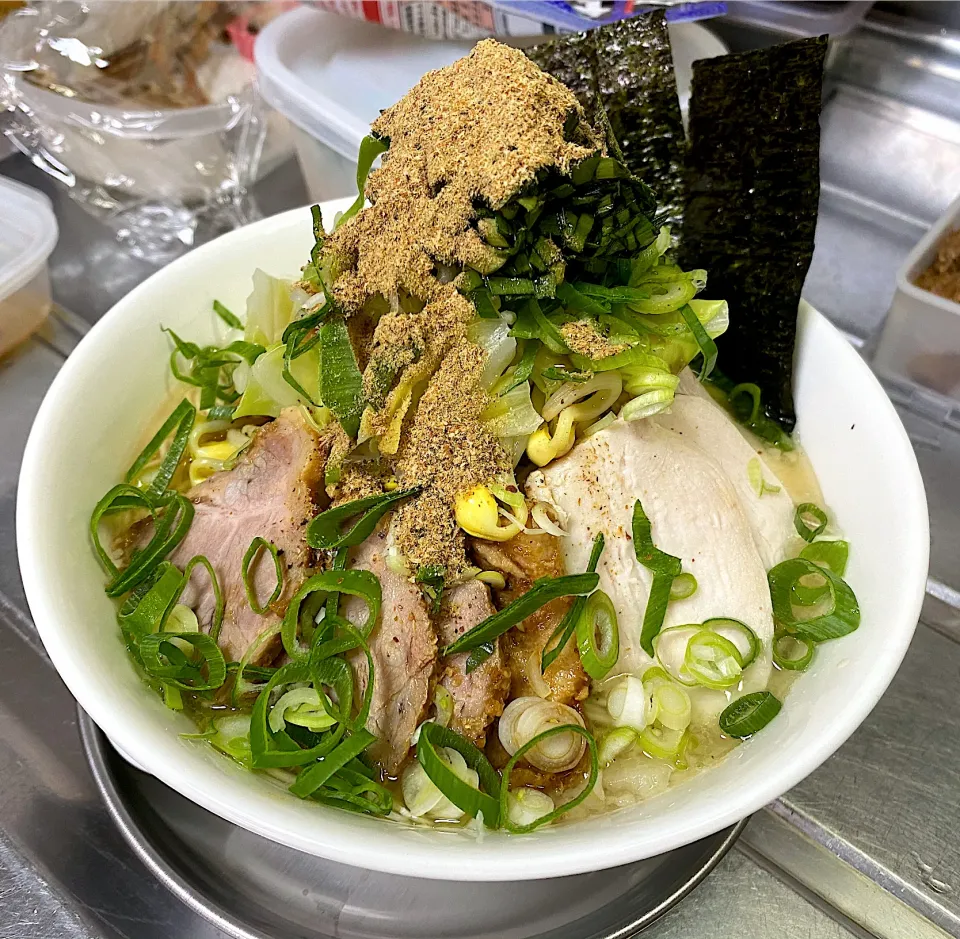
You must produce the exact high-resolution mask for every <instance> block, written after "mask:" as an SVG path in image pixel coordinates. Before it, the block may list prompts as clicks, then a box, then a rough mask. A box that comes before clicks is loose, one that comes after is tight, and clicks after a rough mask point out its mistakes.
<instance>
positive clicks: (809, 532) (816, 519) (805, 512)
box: [793, 502, 827, 541]
mask: <svg viewBox="0 0 960 939" xmlns="http://www.w3.org/2000/svg"><path fill="white" fill-rule="evenodd" d="M793 525H794V527H795V528H796V529H797V534H798V535H799V536H800V537H801V538H802V539H803V540H804V541H813V540H814V539H815V538H816V537H817V536H818V535H821V534H822V533H823V530H824V529H825V528H826V527H827V513H826V512H824V511H823V509H821V508H820V506H818V505H814V504H813V503H812V502H801V503H800V505H798V506H797V511H796V513H795V514H794V516H793Z"/></svg>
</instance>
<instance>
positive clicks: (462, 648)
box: [441, 573, 600, 656]
mask: <svg viewBox="0 0 960 939" xmlns="http://www.w3.org/2000/svg"><path fill="white" fill-rule="evenodd" d="M599 581H600V578H599V577H598V576H597V575H596V574H590V573H587V574H567V575H565V576H563V577H550V578H541V579H540V580H537V581H535V582H534V584H533V586H532V587H531V588H530V589H529V590H528V591H527V592H526V593H525V594H523V595H522V596H520V597H517V599H516V600H514V601H513V602H512V603H510V604H508V605H507V606H505V607H504V608H503V609H502V610H500V611H499V612H497V613H494V614H493V615H492V616H488V617H487V618H486V619H485V620H483V622H481V623H479V624H478V625H477V626H474V627H473V629H471V630H468V631H467V632H465V633H464V634H463V635H462V636H460V637H459V638H458V639H456V640H455V641H454V642H452V643H450V645H448V646H447V647H446V648H445V649H444V650H443V652H442V653H441V654H442V655H443V656H448V655H453V654H454V653H456V652H469V651H470V650H471V649H476V648H477V647H478V646H480V645H482V644H483V643H487V642H492V641H493V640H494V639H496V638H497V637H498V636H500V635H502V634H503V633H505V632H506V631H507V630H508V629H510V628H511V627H513V626H516V625H517V623H520V622H523V620H525V619H526V618H527V617H528V616H530V615H531V614H533V613H536V611H537V610H539V609H540V607H542V606H545V605H546V604H547V603H549V602H550V601H551V600H558V599H559V598H560V597H580V596H584V595H586V594H589V593H592V592H593V591H594V590H596V589H597V584H598V583H599Z"/></svg>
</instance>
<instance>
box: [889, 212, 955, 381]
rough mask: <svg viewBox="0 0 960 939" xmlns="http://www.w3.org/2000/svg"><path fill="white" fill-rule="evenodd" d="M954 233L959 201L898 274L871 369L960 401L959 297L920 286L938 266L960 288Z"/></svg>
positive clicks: (911, 253)
mask: <svg viewBox="0 0 960 939" xmlns="http://www.w3.org/2000/svg"><path fill="white" fill-rule="evenodd" d="M954 233H960V196H958V197H957V198H956V199H955V200H954V202H953V204H952V205H951V206H950V207H949V208H948V209H947V211H946V212H944V214H943V215H942V216H941V217H940V220H939V221H938V222H937V224H936V225H934V226H933V228H931V229H930V231H929V232H927V234H926V235H924V237H923V238H922V239H921V241H920V242H919V243H918V244H917V246H916V247H915V248H914V249H913V251H911V252H910V254H909V255H908V256H907V259H906V260H905V261H904V262H903V266H902V267H901V268H900V270H899V272H898V273H897V289H896V293H894V295H893V302H892V303H891V305H890V312H889V313H888V314H887V318H886V320H885V322H884V324H883V329H882V331H881V333H880V336H879V339H878V341H877V345H876V349H875V352H874V354H873V367H874V369H875V370H876V371H877V372H879V373H880V374H881V375H883V376H885V377H892V378H906V379H908V380H909V381H911V382H915V383H917V384H919V385H923V386H924V387H926V388H931V389H933V390H934V391H938V392H940V393H941V394H944V395H949V396H951V397H953V398H956V399H958V400H960V302H958V301H957V300H955V299H952V297H955V296H958V294H955V293H954V291H953V290H950V291H949V296H939V295H938V294H936V293H934V292H932V291H931V290H928V289H925V287H924V286H921V284H922V283H923V280H922V279H921V275H922V274H923V273H924V272H925V271H930V270H931V266H932V265H934V262H937V263H938V266H941V267H944V268H947V267H949V268H950V270H951V271H954V269H955V272H954V273H952V276H951V275H946V276H949V277H950V282H951V284H953V285H956V284H960V257H958V256H957V255H956V254H953V256H952V258H949V259H948V258H947V257H945V255H946V254H948V253H952V252H951V251H950V248H952V247H953V245H954V244H955V243H956V239H957V237H960V236H958V235H956V234H954ZM948 238H949V239H950V245H949V247H948V245H947V239H948ZM934 269H935V268H934ZM928 276H929V275H928ZM918 280H920V281H921V284H918Z"/></svg>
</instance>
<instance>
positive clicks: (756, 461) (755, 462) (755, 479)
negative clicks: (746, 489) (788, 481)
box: [747, 457, 780, 497]
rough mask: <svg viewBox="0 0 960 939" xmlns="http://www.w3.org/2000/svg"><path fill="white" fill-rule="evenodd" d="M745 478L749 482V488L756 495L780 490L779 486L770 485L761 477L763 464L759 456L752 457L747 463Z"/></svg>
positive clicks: (759, 495)
mask: <svg viewBox="0 0 960 939" xmlns="http://www.w3.org/2000/svg"><path fill="white" fill-rule="evenodd" d="M747 479H748V480H749V482H750V488H751V489H752V490H753V491H754V492H755V493H756V494H757V496H758V497H761V496H763V494H764V493H766V492H769V493H771V494H772V493H776V492H780V487H779V486H771V485H770V483H768V482H767V481H766V480H765V479H764V478H763V465H762V464H761V462H760V458H759V457H753V459H752V460H750V461H749V462H748V463H747Z"/></svg>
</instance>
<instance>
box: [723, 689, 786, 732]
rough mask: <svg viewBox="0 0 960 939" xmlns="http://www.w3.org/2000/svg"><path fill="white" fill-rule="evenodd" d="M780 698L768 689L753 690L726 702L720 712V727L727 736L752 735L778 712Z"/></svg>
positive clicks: (761, 728)
mask: <svg viewBox="0 0 960 939" xmlns="http://www.w3.org/2000/svg"><path fill="white" fill-rule="evenodd" d="M781 707H782V705H781V703H780V700H779V699H778V698H777V697H775V696H774V695H773V694H772V693H771V692H769V691H754V692H752V693H751V694H745V695H744V696H743V697H742V698H737V699H736V701H733V702H731V703H730V704H728V705H727V706H726V707H725V708H724V709H723V711H722V712H721V714H720V729H721V730H722V731H723V732H724V733H725V734H726V735H727V736H728V737H740V738H744V737H752V736H753V735H754V734H755V733H757V732H758V731H760V730H763V728H764V727H766V726H767V724H769V723H770V721H772V720H773V719H774V718H775V717H776V716H777V715H778V714H779V713H780V708H781Z"/></svg>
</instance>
